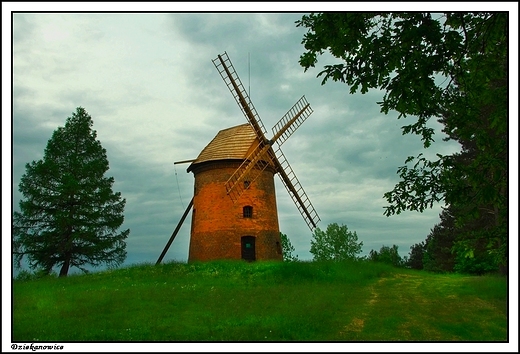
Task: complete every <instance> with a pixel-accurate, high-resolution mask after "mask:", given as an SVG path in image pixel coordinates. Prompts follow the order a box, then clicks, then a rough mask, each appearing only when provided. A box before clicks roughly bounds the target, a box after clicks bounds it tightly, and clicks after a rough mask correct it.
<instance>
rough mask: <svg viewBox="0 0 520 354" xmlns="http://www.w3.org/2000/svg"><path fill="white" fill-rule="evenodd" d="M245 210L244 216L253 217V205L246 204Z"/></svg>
mask: <svg viewBox="0 0 520 354" xmlns="http://www.w3.org/2000/svg"><path fill="white" fill-rule="evenodd" d="M243 212H244V218H252V217H253V207H252V206H249V205H248V206H245V207H244V208H243Z"/></svg>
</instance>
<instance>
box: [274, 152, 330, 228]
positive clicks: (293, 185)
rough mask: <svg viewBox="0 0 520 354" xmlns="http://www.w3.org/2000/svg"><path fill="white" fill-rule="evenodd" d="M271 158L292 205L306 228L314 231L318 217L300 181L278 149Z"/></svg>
mask: <svg viewBox="0 0 520 354" xmlns="http://www.w3.org/2000/svg"><path fill="white" fill-rule="evenodd" d="M270 151H273V150H270ZM272 158H273V160H274V163H275V166H276V168H277V172H278V175H279V176H280V179H281V180H282V182H283V185H284V186H285V189H287V192H288V193H289V195H290V196H291V198H292V200H293V202H294V204H295V205H296V207H297V208H298V211H299V212H300V214H301V215H302V217H303V219H304V220H305V222H306V223H307V226H309V229H310V230H311V231H314V229H315V228H316V226H317V224H318V222H319V221H320V217H319V216H318V213H317V212H316V210H315V209H314V206H313V205H312V203H311V201H310V199H309V197H308V196H307V193H305V190H304V189H303V187H302V185H301V184H300V181H298V178H297V177H296V174H295V173H294V171H293V169H292V168H291V165H289V162H288V161H287V158H286V157H285V155H284V154H283V153H282V150H281V149H280V148H278V149H277V150H275V151H274V152H273V156H272Z"/></svg>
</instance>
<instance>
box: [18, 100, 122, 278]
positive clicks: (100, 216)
mask: <svg viewBox="0 0 520 354" xmlns="http://www.w3.org/2000/svg"><path fill="white" fill-rule="evenodd" d="M92 125H93V122H92V118H91V117H90V115H89V114H88V113H87V112H86V111H85V109H84V108H82V107H78V108H77V109H76V112H75V113H73V114H72V116H71V117H68V118H67V121H66V124H65V127H58V129H56V130H55V131H54V133H53V135H52V137H51V139H50V140H49V141H48V143H47V147H46V148H45V151H44V156H43V159H42V160H39V161H33V162H31V163H30V164H29V163H28V164H26V166H25V167H26V172H25V174H24V175H23V176H22V178H21V181H20V184H19V190H20V192H21V193H22V195H23V198H22V200H21V201H20V212H14V215H13V251H14V256H15V261H16V264H17V266H18V267H21V261H22V258H23V257H24V256H26V257H27V260H28V262H29V266H30V267H31V268H32V269H38V270H42V271H44V273H47V274H48V273H50V272H51V271H52V269H53V268H54V267H56V266H58V267H60V272H59V275H60V276H66V275H67V274H68V272H69V269H70V268H71V267H77V268H79V269H81V270H82V271H84V272H86V269H85V268H84V265H87V264H89V265H92V266H99V265H101V264H107V265H109V266H117V265H120V264H122V263H123V261H124V260H125V258H126V243H125V239H126V238H127V237H128V235H129V233H130V230H129V229H127V230H124V231H118V229H119V227H120V226H121V225H122V224H123V221H124V216H123V211H124V207H125V203H126V200H125V199H124V198H122V197H121V193H119V192H117V193H114V192H113V191H112V185H113V183H114V178H113V177H105V176H104V175H105V172H107V171H108V169H109V164H108V160H107V155H106V150H105V149H104V148H103V147H102V146H101V143H100V141H99V140H96V137H97V134H96V131H95V130H92V129H91V128H92Z"/></svg>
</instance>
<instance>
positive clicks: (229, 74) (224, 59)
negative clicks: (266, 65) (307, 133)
mask: <svg viewBox="0 0 520 354" xmlns="http://www.w3.org/2000/svg"><path fill="white" fill-rule="evenodd" d="M212 62H213V65H215V68H216V69H217V71H218V72H219V74H220V76H221V77H222V79H223V80H224V82H225V84H226V86H227V87H228V89H229V91H230V92H231V94H232V95H233V98H234V99H235V101H236V102H237V104H238V106H239V107H240V110H242V113H243V114H244V116H245V117H246V119H247V121H248V122H249V124H251V126H252V127H253V129H254V131H255V133H256V135H257V136H258V138H259V139H260V141H261V142H267V141H268V140H267V138H266V135H267V131H266V129H265V127H264V124H263V123H262V120H261V119H260V117H259V116H258V113H257V112H256V109H255V106H254V105H253V103H252V102H251V99H250V98H249V95H248V94H247V92H246V90H245V88H244V85H242V81H240V78H239V77H238V74H237V72H236V71H235V68H234V67H233V64H232V63H231V60H230V59H229V57H228V55H227V53H226V52H224V54H220V55H218V56H217V58H215V59H213V60H212Z"/></svg>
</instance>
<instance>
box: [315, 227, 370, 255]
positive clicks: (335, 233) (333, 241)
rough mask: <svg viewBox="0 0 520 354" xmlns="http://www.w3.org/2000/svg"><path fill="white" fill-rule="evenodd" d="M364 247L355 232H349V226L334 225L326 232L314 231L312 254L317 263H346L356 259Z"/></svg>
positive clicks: (317, 229)
mask: <svg viewBox="0 0 520 354" xmlns="http://www.w3.org/2000/svg"><path fill="white" fill-rule="evenodd" d="M362 246H363V242H358V236H357V234H356V232H355V231H353V232H352V231H349V230H348V228H347V225H341V226H340V225H338V224H337V223H332V224H329V225H328V226H327V230H326V231H322V230H321V229H320V228H319V227H317V228H316V229H314V232H313V235H312V239H311V249H310V252H311V254H312V255H313V256H314V260H315V261H328V260H333V261H344V260H349V259H356V255H357V254H359V253H361V247H362Z"/></svg>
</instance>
